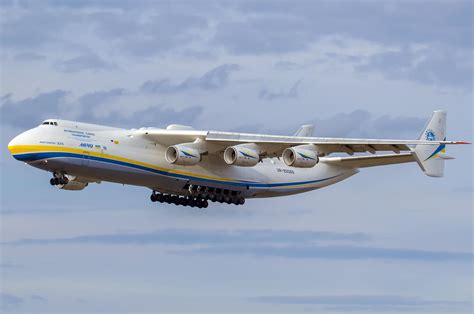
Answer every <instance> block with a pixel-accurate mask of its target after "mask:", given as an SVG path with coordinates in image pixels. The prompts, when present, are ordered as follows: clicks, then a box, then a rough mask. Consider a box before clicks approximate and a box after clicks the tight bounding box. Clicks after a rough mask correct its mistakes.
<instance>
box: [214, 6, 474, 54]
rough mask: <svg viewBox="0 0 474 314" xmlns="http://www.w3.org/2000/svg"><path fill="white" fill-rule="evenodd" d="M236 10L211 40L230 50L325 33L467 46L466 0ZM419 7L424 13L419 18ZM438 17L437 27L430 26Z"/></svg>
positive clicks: (269, 46) (291, 45)
mask: <svg viewBox="0 0 474 314" xmlns="http://www.w3.org/2000/svg"><path fill="white" fill-rule="evenodd" d="M237 11H238V12H240V13H241V14H240V15H238V16H239V19H240V21H239V22H233V24H232V26H229V25H228V22H223V23H222V25H220V26H218V32H217V34H216V38H217V41H218V42H219V43H221V44H222V45H224V46H225V47H227V48H228V49H229V50H230V51H233V52H235V53H261V52H268V53H277V52H288V51H294V50H300V49H304V48H305V47H307V45H308V42H311V41H315V40H317V39H320V38H321V37H322V36H325V35H343V36H348V37H351V38H356V39H362V40H368V41H372V42H378V43H382V44H385V45H393V44H396V45H400V44H402V45H403V44H406V43H423V42H439V41H441V42H443V43H446V44H447V45H450V46H454V47H464V48H465V47H471V46H472V41H471V38H472V35H473V31H472V27H471V19H472V3H469V2H462V1H461V2H456V3H444V2H436V3H430V4H429V5H428V4H427V3H423V2H412V3H409V4H407V3H398V2H396V1H392V2H388V3H387V2H384V3H374V2H314V1H299V2H298V5H294V4H293V3H291V2H274V3H267V2H264V3H259V2H241V3H239V5H238V6H237ZM419 12H425V14H424V15H423V19H420V15H419ZM242 15H243V16H244V17H247V18H242ZM440 21H442V24H443V26H441V27H433V25H439V23H440ZM219 28H221V29H219ZM245 37H248V38H249V40H247V41H245ZM232 38H236V43H233V42H232ZM285 44H287V47H284V46H285Z"/></svg>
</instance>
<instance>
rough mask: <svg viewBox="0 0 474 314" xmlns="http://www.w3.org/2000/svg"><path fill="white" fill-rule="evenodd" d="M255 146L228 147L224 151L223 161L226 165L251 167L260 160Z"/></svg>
mask: <svg viewBox="0 0 474 314" xmlns="http://www.w3.org/2000/svg"><path fill="white" fill-rule="evenodd" d="M255 146H256V145H252V146H249V145H248V144H242V145H236V146H229V147H227V148H226V149H225V151H224V161H225V162H226V163H227V164H228V165H235V166H241V167H253V166H255V165H256V164H257V163H258V162H259V160H260V155H259V152H258V151H257V150H256V149H255V148H257V147H255Z"/></svg>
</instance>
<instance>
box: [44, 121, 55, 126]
mask: <svg viewBox="0 0 474 314" xmlns="http://www.w3.org/2000/svg"><path fill="white" fill-rule="evenodd" d="M41 125H56V126H57V125H58V123H57V122H56V121H44V122H43V123H41Z"/></svg>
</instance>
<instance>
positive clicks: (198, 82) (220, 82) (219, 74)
mask: <svg viewBox="0 0 474 314" xmlns="http://www.w3.org/2000/svg"><path fill="white" fill-rule="evenodd" d="M239 69H240V66H239V65H237V64H223V65H220V66H218V67H216V68H214V69H212V70H210V71H208V72H206V73H205V74H204V75H202V76H201V77H197V78H196V77H190V78H188V79H186V80H184V81H183V82H181V83H179V84H176V85H174V84H172V83H171V82H170V81H169V79H163V80H156V81H146V82H144V83H143V84H142V86H141V87H140V89H141V90H142V91H144V92H147V93H177V92H182V91H187V90H190V89H203V90H216V89H219V88H222V87H224V86H225V85H226V84H227V83H228V81H229V76H230V74H231V73H232V72H235V71H237V70H239Z"/></svg>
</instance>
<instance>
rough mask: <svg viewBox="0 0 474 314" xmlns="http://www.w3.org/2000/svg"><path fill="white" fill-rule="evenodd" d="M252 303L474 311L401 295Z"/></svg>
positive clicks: (277, 298) (268, 298) (447, 302)
mask: <svg viewBox="0 0 474 314" xmlns="http://www.w3.org/2000/svg"><path fill="white" fill-rule="evenodd" d="M250 301H254V302H259V303H270V304H291V305H317V306H321V307H322V308H323V309H324V310H326V311H336V312H339V311H340V312H356V311H361V312H387V311H388V312H405V311H416V312H420V311H422V312H425V311H443V312H445V311H446V312H458V311H461V312H464V311H466V310H469V309H471V302H469V301H451V300H425V299H421V298H418V297H408V296H400V295H316V296H262V297H256V298H251V299H250Z"/></svg>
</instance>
